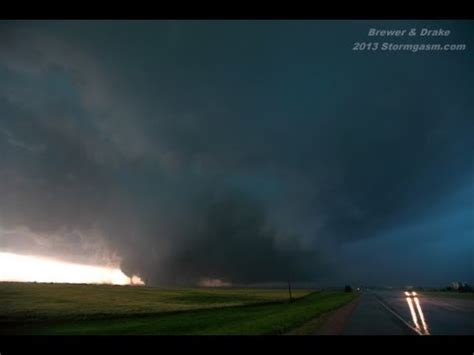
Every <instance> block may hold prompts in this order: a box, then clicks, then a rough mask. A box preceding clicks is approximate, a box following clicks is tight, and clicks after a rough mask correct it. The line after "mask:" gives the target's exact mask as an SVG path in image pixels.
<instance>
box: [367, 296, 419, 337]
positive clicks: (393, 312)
mask: <svg viewBox="0 0 474 355" xmlns="http://www.w3.org/2000/svg"><path fill="white" fill-rule="evenodd" d="M375 299H376V300H377V302H378V303H380V304H381V305H382V306H384V307H385V309H386V310H387V311H389V312H390V313H392V314H393V315H394V316H395V317H397V318H398V319H399V320H401V321H402V322H403V324H405V325H406V326H407V327H408V328H410V329H411V330H413V331H414V332H415V333H416V334H418V335H424V334H423V333H422V332H421V331H420V330H418V329H416V328H415V327H413V326H412V325H411V324H410V323H408V322H407V321H406V320H405V319H403V318H402V317H401V316H400V315H399V314H398V313H396V312H395V311H394V310H392V309H391V308H390V307H388V306H387V305H386V304H385V303H383V302H382V301H380V300H379V299H378V297H375Z"/></svg>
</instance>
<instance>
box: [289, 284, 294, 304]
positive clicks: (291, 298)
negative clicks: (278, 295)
mask: <svg viewBox="0 0 474 355" xmlns="http://www.w3.org/2000/svg"><path fill="white" fill-rule="evenodd" d="M288 294H289V295H290V302H291V301H292V300H293V297H292V296H291V283H290V280H288Z"/></svg>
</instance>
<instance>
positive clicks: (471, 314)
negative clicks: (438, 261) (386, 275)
mask: <svg viewBox="0 0 474 355" xmlns="http://www.w3.org/2000/svg"><path fill="white" fill-rule="evenodd" d="M410 303H411V309H410ZM410 327H412V329H415V330H416V332H417V333H418V334H426V335H429V334H432V335H474V301H473V300H465V299H456V298H439V297H430V296H425V295H417V297H410V301H408V300H407V297H406V296H405V294H404V293H403V292H400V291H377V292H364V293H363V294H362V295H361V299H360V302H359V304H358V306H357V308H356V309H355V310H354V312H353V313H352V315H351V317H350V318H349V320H348V321H347V323H346V326H345V328H344V330H343V333H342V334H346V335H363V334H367V335H404V334H416V332H415V331H413V330H411V329H410Z"/></svg>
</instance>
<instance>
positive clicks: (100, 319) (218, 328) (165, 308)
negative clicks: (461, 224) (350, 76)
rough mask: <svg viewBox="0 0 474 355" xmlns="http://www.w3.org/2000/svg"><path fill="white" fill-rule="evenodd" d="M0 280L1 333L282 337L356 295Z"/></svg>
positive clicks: (304, 291) (308, 291) (299, 291)
mask: <svg viewBox="0 0 474 355" xmlns="http://www.w3.org/2000/svg"><path fill="white" fill-rule="evenodd" d="M293 297H294V298H295V300H294V301H293V302H291V303H290V302H288V291H287V290H284V289H281V290H279V289H233V288H228V289H224V288H214V289H209V288H192V289H160V288H151V287H128V286H107V285H67V284H34V283H0V333H2V334H58V335H61V334H65V335H69V334H104V335H105V334H119V335H126V334H130V335H135V334H137V335H138V334H176V335H178V334H282V333H286V332H288V331H290V330H291V329H293V328H295V327H298V326H301V325H302V324H304V323H305V322H307V321H309V320H311V319H313V318H315V317H318V316H319V315H321V314H322V313H325V312H328V311H330V310H332V309H335V308H338V307H339V306H341V305H343V304H345V303H347V302H348V301H350V300H352V299H353V298H354V297H356V294H351V293H343V292H335V291H332V292H329V291H325V292H312V291H311V290H293Z"/></svg>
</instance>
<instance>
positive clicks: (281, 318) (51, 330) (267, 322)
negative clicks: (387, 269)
mask: <svg viewBox="0 0 474 355" xmlns="http://www.w3.org/2000/svg"><path fill="white" fill-rule="evenodd" d="M354 297H355V296H354V295H353V294H351V293H344V292H329V291H328V292H317V293H312V294H309V295H307V296H306V297H304V298H301V299H299V300H295V301H293V302H291V303H288V302H277V303H272V304H260V305H248V306H237V307H223V308H214V309H202V310H191V311H184V312H177V313H164V314H160V315H155V316H144V315H142V316H131V317H125V318H122V319H100V320H84V321H77V320H71V321H60V322H50V323H49V322H48V323H37V324H30V325H24V326H22V327H21V328H17V329H15V330H12V331H13V332H14V333H17V334H48V335H49V334H51V335H81V334H82V335H85V334H87V335H89V334H93V335H109V334H110V335H142V334H153V335H158V334H170V335H224V334H226V335H227V334H229V335H234V334H246V335H260V334H283V333H286V332H288V331H289V330H291V329H293V328H295V327H298V326H301V325H302V324H304V323H306V322H307V321H309V320H311V319H314V318H316V317H318V316H320V315H322V314H323V313H325V312H328V311H330V310H332V309H335V308H338V307H339V306H341V305H343V304H345V303H347V302H349V301H350V300H352V299H353V298H354Z"/></svg>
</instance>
